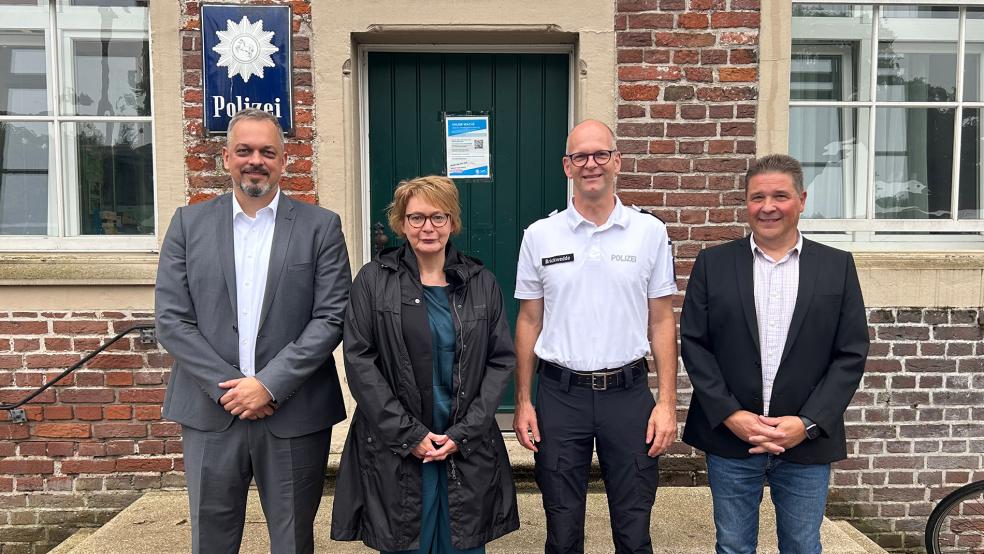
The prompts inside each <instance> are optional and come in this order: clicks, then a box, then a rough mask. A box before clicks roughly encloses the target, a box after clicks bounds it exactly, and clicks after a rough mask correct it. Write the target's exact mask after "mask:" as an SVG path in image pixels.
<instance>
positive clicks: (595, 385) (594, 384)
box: [591, 372, 608, 390]
mask: <svg viewBox="0 0 984 554" xmlns="http://www.w3.org/2000/svg"><path fill="white" fill-rule="evenodd" d="M598 377H601V379H598ZM599 383H600V384H599ZM591 390H608V375H607V374H605V373H600V372H599V373H592V374H591Z"/></svg>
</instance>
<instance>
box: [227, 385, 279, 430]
mask: <svg viewBox="0 0 984 554" xmlns="http://www.w3.org/2000/svg"><path fill="white" fill-rule="evenodd" d="M219 387H221V388H223V389H228V390H227V391H226V393H225V394H223V395H222V398H219V404H221V405H222V407H223V408H225V411H227V412H229V413H230V414H232V415H234V416H239V419H249V420H256V419H263V418H265V417H267V416H271V415H273V412H274V411H275V410H276V409H277V408H276V405H275V404H274V403H273V402H272V401H273V397H272V396H270V391H268V390H267V389H266V387H264V386H263V383H261V382H260V381H259V380H258V379H257V378H256V377H242V378H240V379H230V380H229V381H223V382H221V383H219Z"/></svg>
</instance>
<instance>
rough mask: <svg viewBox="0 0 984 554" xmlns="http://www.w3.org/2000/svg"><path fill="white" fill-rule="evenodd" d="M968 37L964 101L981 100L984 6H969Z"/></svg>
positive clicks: (983, 57) (965, 56)
mask: <svg viewBox="0 0 984 554" xmlns="http://www.w3.org/2000/svg"><path fill="white" fill-rule="evenodd" d="M964 36H965V37H967V43H966V46H965V50H966V53H965V55H964V91H963V94H964V97H963V99H964V101H967V102H980V101H981V89H982V88H984V86H982V83H981V75H982V74H984V71H981V69H982V68H981V64H982V63H984V8H967V29H966V32H965V34H964Z"/></svg>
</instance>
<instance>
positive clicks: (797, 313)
mask: <svg viewBox="0 0 984 554" xmlns="http://www.w3.org/2000/svg"><path fill="white" fill-rule="evenodd" d="M817 269H818V261H817V250H816V248H813V245H812V244H811V243H810V241H808V240H803V251H802V252H800V260H799V290H798V291H797V293H796V306H795V307H794V308H793V319H792V320H790V322H789V332H788V333H786V345H785V346H783V349H782V358H780V359H779V366H780V367H782V364H783V362H785V361H786V356H788V355H789V350H790V348H791V347H792V345H793V343H795V342H796V335H797V334H799V331H800V328H802V327H803V321H804V320H805V319H806V312H807V311H808V310H809V309H810V304H811V303H812V302H813V289H814V287H815V285H816V282H817Z"/></svg>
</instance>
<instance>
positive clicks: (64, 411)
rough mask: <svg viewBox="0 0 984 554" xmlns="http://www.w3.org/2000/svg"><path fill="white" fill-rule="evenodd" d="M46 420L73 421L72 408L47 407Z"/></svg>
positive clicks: (45, 409)
mask: <svg viewBox="0 0 984 554" xmlns="http://www.w3.org/2000/svg"><path fill="white" fill-rule="evenodd" d="M44 418H45V419H56V420H57V419H72V407H71V406H45V407H44Z"/></svg>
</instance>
